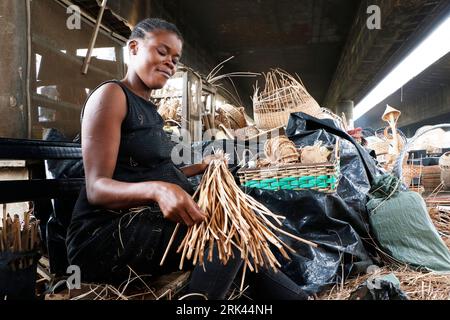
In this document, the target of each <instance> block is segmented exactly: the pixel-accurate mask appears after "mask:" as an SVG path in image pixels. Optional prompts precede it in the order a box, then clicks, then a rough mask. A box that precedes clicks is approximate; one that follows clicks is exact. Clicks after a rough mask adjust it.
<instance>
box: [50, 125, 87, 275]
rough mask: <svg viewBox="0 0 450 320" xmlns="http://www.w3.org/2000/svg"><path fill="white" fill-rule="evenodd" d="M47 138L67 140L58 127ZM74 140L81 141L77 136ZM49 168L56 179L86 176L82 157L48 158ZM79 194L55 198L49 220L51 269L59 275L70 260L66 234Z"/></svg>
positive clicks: (62, 273) (63, 271)
mask: <svg viewBox="0 0 450 320" xmlns="http://www.w3.org/2000/svg"><path fill="white" fill-rule="evenodd" d="M46 140H48V141H67V142H69V141H70V140H69V139H67V138H66V137H65V136H64V135H62V134H61V133H60V132H58V131H57V130H56V129H51V130H49V132H48V134H47V136H46ZM73 142H78V143H79V142H80V141H79V138H76V139H75V140H74V141H73ZM46 163H47V169H48V171H49V172H50V173H51V174H52V176H53V178H54V179H66V178H84V168H83V160H82V159H73V160H46ZM76 201H77V196H71V197H64V198H59V199H54V200H53V211H52V212H51V213H50V217H49V219H48V221H47V227H46V244H47V250H48V256H49V262H50V271H51V272H52V273H54V274H56V275H58V276H60V275H64V274H66V270H67V267H68V266H69V260H68V258H67V248H66V236H67V229H68V227H69V225H70V221H71V219H72V211H73V208H74V207H75V203H76Z"/></svg>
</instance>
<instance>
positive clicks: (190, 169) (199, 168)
mask: <svg viewBox="0 0 450 320" xmlns="http://www.w3.org/2000/svg"><path fill="white" fill-rule="evenodd" d="M216 158H217V156H215V155H213V154H211V155H208V156H206V157H204V158H203V161H202V163H199V164H193V165H190V166H186V167H183V168H180V170H181V171H182V172H183V173H184V175H185V176H186V177H188V178H190V177H193V176H196V175H198V174H202V173H204V172H205V170H206V169H207V168H208V166H209V163H210V162H211V161H213V160H214V159H216Z"/></svg>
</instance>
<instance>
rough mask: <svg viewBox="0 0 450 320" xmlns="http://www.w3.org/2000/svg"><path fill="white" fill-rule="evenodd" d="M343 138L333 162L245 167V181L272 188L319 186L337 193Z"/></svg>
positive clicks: (242, 172) (242, 174) (242, 175)
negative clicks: (340, 147) (340, 150)
mask: <svg viewBox="0 0 450 320" xmlns="http://www.w3.org/2000/svg"><path fill="white" fill-rule="evenodd" d="M338 146H339V142H336V146H335V152H334V153H333V154H332V156H331V159H330V161H329V162H326V163H315V164H301V163H298V164H289V165H278V166H274V167H266V168H258V169H248V168H245V167H244V168H242V169H240V170H239V171H238V172H237V174H238V177H239V180H240V182H241V185H243V186H245V187H249V188H258V189H264V190H270V191H279V190H297V191H298V190H316V191H319V192H323V193H334V192H336V189H337V187H338V183H339V175H340V165H339V150H338V149H339V148H338Z"/></svg>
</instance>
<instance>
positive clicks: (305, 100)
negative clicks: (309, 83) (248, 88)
mask: <svg viewBox="0 0 450 320" xmlns="http://www.w3.org/2000/svg"><path fill="white" fill-rule="evenodd" d="M264 77H265V79H266V84H265V88H264V90H263V91H262V92H259V90H258V88H256V89H255V93H254V95H253V112H254V118H255V124H256V126H257V127H258V129H262V130H270V129H273V128H277V127H280V126H283V125H286V124H287V122H288V120H289V116H290V114H291V113H293V112H304V113H306V114H309V115H311V116H314V117H317V116H318V115H321V114H322V109H321V108H320V106H319V104H318V103H317V102H316V101H315V100H314V98H313V97H312V96H311V95H310V94H309V93H308V91H307V90H306V88H305V87H304V86H303V84H302V83H301V81H298V80H297V79H295V78H294V77H292V76H291V75H289V74H288V73H286V72H284V71H281V70H278V69H276V70H273V71H271V72H268V73H267V74H265V75H264Z"/></svg>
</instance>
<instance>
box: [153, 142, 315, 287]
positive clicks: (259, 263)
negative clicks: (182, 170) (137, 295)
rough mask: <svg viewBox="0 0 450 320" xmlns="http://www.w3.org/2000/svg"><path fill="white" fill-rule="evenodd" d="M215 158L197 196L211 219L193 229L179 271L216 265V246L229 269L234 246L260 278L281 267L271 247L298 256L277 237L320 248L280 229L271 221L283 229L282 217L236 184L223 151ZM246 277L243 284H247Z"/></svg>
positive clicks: (182, 247) (183, 247) (183, 248)
mask: <svg viewBox="0 0 450 320" xmlns="http://www.w3.org/2000/svg"><path fill="white" fill-rule="evenodd" d="M215 155H216V158H217V159H215V160H213V161H211V163H210V165H209V167H208V169H207V171H206V172H205V174H204V175H203V178H202V181H201V182H200V185H199V187H198V189H197V191H196V193H195V194H194V199H195V200H197V203H198V205H199V207H200V208H201V209H202V210H203V211H204V212H205V213H206V214H207V216H208V217H207V219H206V220H205V221H204V222H202V223H201V224H197V225H194V226H193V227H189V229H188V231H187V234H186V236H185V237H184V239H183V241H182V243H181V244H180V246H179V248H178V250H177V252H178V253H182V255H181V261H180V269H182V268H183V264H184V260H185V259H188V260H190V259H192V262H193V264H194V265H196V264H199V265H203V264H204V258H205V256H206V257H207V259H208V261H212V258H213V248H214V246H216V248H217V251H218V255H219V260H220V261H221V262H222V263H223V264H226V263H227V262H228V260H229V259H230V258H231V257H233V250H232V246H234V247H236V248H237V249H238V250H239V251H240V255H241V258H242V259H243V261H244V263H245V265H244V277H245V270H246V268H247V267H248V268H249V269H250V271H256V272H258V268H259V267H263V266H270V267H271V268H273V269H274V270H275V271H276V270H277V267H280V266H281V265H280V263H279V262H278V260H277V259H276V257H275V255H274V254H273V253H272V251H271V249H270V244H272V245H274V246H275V247H276V249H277V250H279V252H280V253H281V254H282V255H283V256H284V257H285V258H287V259H290V258H289V255H288V254H287V252H286V250H285V248H286V249H287V250H289V251H291V252H294V250H293V249H292V248H290V247H289V246H288V245H287V244H285V243H284V242H283V241H281V240H280V239H279V238H278V237H277V236H276V235H275V233H274V231H276V232H279V233H281V234H284V235H287V236H289V237H291V238H293V239H296V240H298V241H301V242H303V243H306V244H308V245H311V246H314V247H316V246H317V245H316V244H314V243H312V242H310V241H307V240H304V239H302V238H299V237H297V236H295V235H292V234H290V233H288V232H286V231H284V230H282V229H281V228H279V227H277V226H276V225H275V224H274V223H273V222H271V221H270V220H269V218H270V219H273V221H276V223H278V224H279V225H281V221H280V220H282V219H284V217H282V216H279V215H275V214H273V213H272V212H271V211H270V210H269V209H267V208H266V207H265V206H263V205H262V204H260V203H258V202H257V201H256V200H254V199H253V198H252V197H250V196H249V195H247V194H245V193H244V192H243V191H242V190H241V189H240V188H239V186H238V185H237V184H236V182H235V180H234V177H233V175H232V174H231V173H230V171H229V170H228V167H227V156H226V155H224V153H223V151H221V150H218V151H215ZM178 228H179V224H178V225H177V226H176V228H175V230H174V232H173V235H172V238H171V240H170V242H169V244H168V246H167V249H166V252H165V254H164V256H163V258H162V260H161V265H162V264H163V263H164V260H165V258H166V255H167V253H168V252H169V249H170V247H171V245H172V243H173V240H174V238H175V235H176V233H177V232H178ZM244 277H243V278H244Z"/></svg>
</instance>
